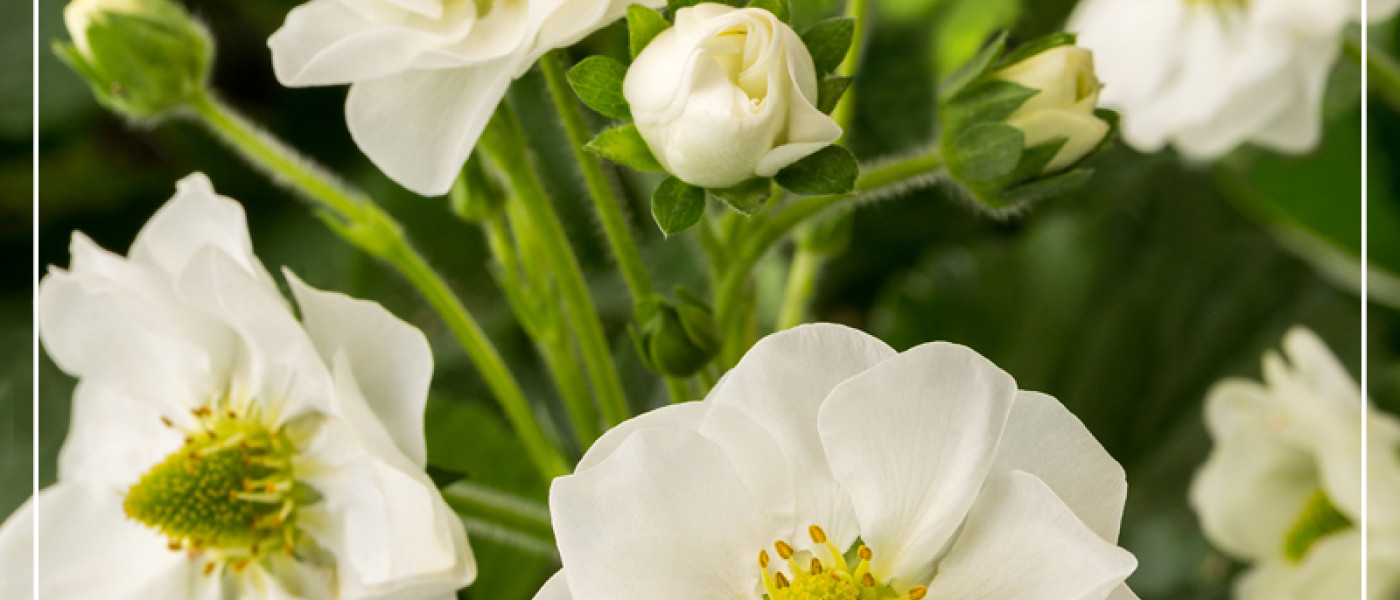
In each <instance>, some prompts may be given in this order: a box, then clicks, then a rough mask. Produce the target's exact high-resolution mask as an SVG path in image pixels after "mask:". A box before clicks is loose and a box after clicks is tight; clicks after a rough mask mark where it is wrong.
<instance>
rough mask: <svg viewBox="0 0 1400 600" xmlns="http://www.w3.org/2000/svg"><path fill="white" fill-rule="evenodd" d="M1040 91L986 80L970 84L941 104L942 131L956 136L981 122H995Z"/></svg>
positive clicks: (1008, 114) (1015, 84)
mask: <svg viewBox="0 0 1400 600" xmlns="http://www.w3.org/2000/svg"><path fill="white" fill-rule="evenodd" d="M1039 93H1040V90H1035V89H1031V88H1028V87H1026V86H1024V85H1021V84H1019V83H1012V82H1010V81H1000V80H990V81H983V82H981V83H977V84H974V85H972V86H971V87H969V88H967V89H965V90H963V91H962V92H961V93H959V94H958V95H957V96H955V97H954V98H952V99H951V100H948V101H946V102H944V103H943V111H942V113H941V115H940V116H941V118H942V121H943V127H944V130H945V131H948V132H951V133H953V134H954V135H956V134H957V133H956V132H959V131H962V130H964V129H966V128H968V127H971V126H973V125H976V124H978V123H982V122H988V121H990V122H999V121H1003V120H1005V119H1006V118H1007V117H1009V116H1011V113H1014V112H1016V109H1018V108H1021V105H1022V104H1025V103H1026V100H1029V99H1031V97H1033V96H1035V95H1036V94H1039Z"/></svg>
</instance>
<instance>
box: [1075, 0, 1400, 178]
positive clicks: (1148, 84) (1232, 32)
mask: <svg viewBox="0 0 1400 600" xmlns="http://www.w3.org/2000/svg"><path fill="white" fill-rule="evenodd" d="M1374 4H1375V5H1376V6H1375V7H1374V8H1373V10H1372V11H1371V13H1370V15H1369V17H1370V19H1371V20H1373V21H1375V20H1380V19H1384V18H1388V17H1389V16H1390V15H1391V14H1393V13H1394V10H1395V6H1394V5H1395V4H1396V3H1395V2H1393V1H1391V0H1385V2H1375V3H1374ZM1361 9H1362V4H1361V3H1360V2H1356V1H1354V0H1082V1H1081V2H1080V3H1079V6H1078V7H1077V8H1076V9H1075V11H1074V14H1073V15H1071V16H1070V20H1069V24H1068V26H1067V27H1066V28H1067V29H1068V30H1069V31H1072V32H1075V33H1077V34H1079V45H1081V46H1084V47H1085V48H1089V49H1091V50H1093V51H1094V56H1095V57H1096V59H1097V63H1098V64H1097V67H1098V74H1099V77H1100V78H1101V79H1102V80H1103V83H1104V89H1103V95H1102V98H1101V103H1102V105H1103V106H1106V107H1108V108H1112V109H1115V110H1117V111H1119V113H1120V114H1121V117H1122V122H1121V126H1122V133H1123V139H1124V140H1126V141H1127V142H1128V143H1129V144H1130V145H1132V146H1133V147H1134V148H1137V149H1138V150H1141V151H1144V152H1155V151H1157V150H1160V149H1162V148H1163V147H1164V146H1166V145H1168V144H1170V145H1172V146H1173V147H1175V148H1176V149H1177V150H1178V151H1180V152H1181V153H1182V154H1184V155H1186V156H1188V157H1191V158H1194V159H1213V158H1216V157H1218V156H1220V155H1222V154H1224V153H1226V152H1229V151H1230V150H1233V149H1234V148H1235V147H1236V146H1239V145H1240V144H1243V143H1246V142H1249V143H1254V144H1258V145H1260V146H1263V147H1266V148H1270V149H1273V150H1277V151H1281V152H1290V153H1301V152H1306V151H1309V150H1311V149H1313V148H1315V147H1316V146H1317V144H1318V142H1319V140H1320V139H1321V136H1322V97H1323V91H1324V88H1325V87H1326V84H1327V76H1328V73H1330V72H1331V70H1332V65H1333V64H1334V63H1335V62H1336V60H1337V56H1338V55H1339V53H1340V52H1341V48H1342V33H1343V30H1344V28H1345V27H1346V26H1347V25H1348V24H1349V23H1352V22H1355V21H1359V20H1364V19H1365V18H1366V15H1362V14H1361V12H1362V10H1361Z"/></svg>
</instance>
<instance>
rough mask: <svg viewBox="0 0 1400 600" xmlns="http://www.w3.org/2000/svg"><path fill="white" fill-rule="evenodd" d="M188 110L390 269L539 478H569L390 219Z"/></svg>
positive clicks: (270, 149) (453, 299) (475, 334)
mask: <svg viewBox="0 0 1400 600" xmlns="http://www.w3.org/2000/svg"><path fill="white" fill-rule="evenodd" d="M190 108H191V109H192V110H193V111H194V113H195V114H196V115H197V116H198V117H199V119H200V120H201V121H202V122H203V123H204V124H205V125H206V126H207V127H209V129H210V130H211V131H213V132H214V133H215V134H216V135H218V136H219V137H220V138H222V139H223V140H224V141H225V142H226V143H228V144H229V145H230V146H231V147H233V149H234V150H235V151H237V152H238V153H239V154H240V155H242V156H243V158H244V159H246V160H247V161H248V162H249V163H251V164H252V165H253V166H255V167H258V168H260V169H262V170H263V171H264V172H265V173H267V174H268V175H270V176H271V177H272V178H273V179H274V180H277V181H279V182H281V183H283V184H286V185H287V186H289V187H291V188H292V189H294V190H296V191H297V192H299V193H301V194H302V195H304V196H306V197H307V198H309V199H311V200H313V201H314V202H316V203H317V204H318V205H319V206H320V207H321V208H323V209H324V210H326V211H328V212H329V215H323V216H325V217H326V219H325V220H326V222H327V223H328V224H329V225H331V226H332V229H334V230H336V232H337V233H339V234H340V235H341V236H342V237H345V239H346V240H347V241H349V242H350V243H351V244H354V245H355V246H358V247H359V248H361V249H362V250H364V251H366V252H368V253H370V254H373V255H375V256H379V257H381V258H384V259H385V260H387V261H388V262H389V263H390V264H392V265H394V266H395V267H396V268H398V270H399V272H400V273H402V274H403V276H404V277H405V278H407V279H408V280H409V282H411V283H412V284H413V286H414V287H415V288H417V289H418V292H419V293H420V294H422V295H423V297H424V298H425V299H426V300H427V301H428V303H429V304H430V305H432V307H433V309H434V310H436V311H437V313H438V315H440V316H441V318H442V319H443V321H444V322H445V323H447V326H448V328H449V329H451V330H452V333H453V334H454V335H456V337H457V341H458V342H459V343H461V345H462V349H463V350H465V351H466V353H467V356H468V357H470V358H471V360H472V362H474V363H475V364H476V367H477V369H478V370H479V371H480V373H481V377H482V379H483V380H485V381H486V385H487V386H488V387H489V388H490V389H491V392H492V394H493V395H494V396H495V397H496V401H497V402H498V403H499V404H500V406H501V410H502V411H503V412H505V414H506V418H507V419H508V420H509V421H510V423H511V426H512V427H514V428H515V431H516V434H517V435H519V436H520V439H521V442H522V443H523V444H524V445H525V449H526V451H527V452H528V453H529V455H530V459H531V460H532V461H533V462H534V464H535V467H536V468H537V469H539V471H540V474H541V475H543V476H544V477H545V479H546V480H549V479H553V478H554V477H558V476H560V475H564V474H567V473H568V472H569V469H568V467H567V466H566V465H565V463H564V459H563V457H562V456H561V455H560V454H559V451H558V449H557V448H555V447H554V445H553V444H552V443H551V442H550V441H549V438H548V437H547V436H546V435H545V433H544V430H543V429H542V428H541V427H540V424H539V421H538V420H537V419H536V418H535V414H534V412H533V411H532V410H531V409H530V404H529V401H528V400H526V398H525V393H524V392H522V391H521V389H520V385H519V384H518V383H517V382H516V381H515V377H514V376H513V375H511V373H510V370H509V369H508V368H507V367H506V364H505V361H504V360H502V358H501V355H500V353H499V352H497V350H496V347H495V346H494V345H492V343H491V340H490V339H489V338H487V337H486V333H485V332H484V331H482V329H481V326H480V325H479V324H477V322H476V319H474V318H473V317H472V315H471V313H470V312H468V311H467V308H466V307H465V306H464V305H463V304H462V302H461V300H460V299H458V298H457V296H456V295H455V294H453V293H452V291H451V289H449V288H448V286H447V283H446V282H444V281H443V280H442V278H441V277H440V276H438V274H437V273H436V272H434V271H433V270H432V268H431V267H429V266H428V264H427V262H426V261H425V260H424V259H423V256H422V255H421V254H419V253H418V251H417V250H415V249H414V248H413V247H412V246H411V245H410V244H409V242H408V239H407V238H405V237H404V234H403V229H402V228H401V227H400V226H399V224H398V223H396V222H394V220H393V217H391V216H389V215H388V214H387V213H385V212H384V211H383V210H382V209H381V208H379V206H377V205H375V204H374V203H373V202H372V201H371V200H370V199H369V198H368V197H365V196H364V195H363V194H361V193H358V192H355V191H351V190H350V189H348V188H347V187H345V186H344V184H342V183H340V182H338V181H336V180H335V179H334V178H333V177H332V176H331V175H329V174H328V173H326V172H325V171H323V170H321V169H320V168H319V167H316V166H314V163H312V161H311V160H310V159H308V158H306V157H304V156H301V155H300V154H299V153H298V152H296V151H295V150H293V149H291V148H289V147H287V146H286V145H284V144H282V143H281V142H280V141H279V140H277V139H275V138H273V137H271V136H269V135H267V134H265V133H263V132H262V131H261V130H259V129H258V128H257V127H256V126H255V125H253V124H252V123H250V122H249V121H247V120H246V119H244V118H243V117H242V116H240V115H238V114H237V113H235V112H234V111H233V110H232V109H231V108H229V107H227V106H225V105H224V104H222V103H221V102H219V101H218V100H216V99H214V98H213V97H212V96H210V95H208V94H202V95H199V96H197V97H195V98H194V99H193V100H191V102H190Z"/></svg>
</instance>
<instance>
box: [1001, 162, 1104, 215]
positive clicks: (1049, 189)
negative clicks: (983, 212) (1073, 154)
mask: <svg viewBox="0 0 1400 600" xmlns="http://www.w3.org/2000/svg"><path fill="white" fill-rule="evenodd" d="M1093 174H1094V170H1093V169H1086V168H1079V169H1071V170H1069V171H1065V172H1063V173H1060V174H1058V175H1051V176H1049V177H1044V178H1041V179H1036V180H1034V181H1031V182H1030V183H1025V184H1022V185H1018V186H1016V187H1013V188H1010V189H1007V190H1003V191H1002V192H1001V194H999V195H997V196H996V197H993V198H990V201H984V204H987V205H988V206H989V207H990V208H993V209H999V210H1001V209H1015V210H1023V209H1025V208H1026V207H1029V206H1030V205H1032V204H1035V203H1037V202H1040V201H1042V200H1048V199H1050V198H1055V197H1058V196H1063V195H1065V194H1067V193H1069V192H1072V191H1074V190H1076V189H1079V188H1080V187H1083V186H1084V184H1085V183H1087V182H1088V181H1089V178H1090V177H1091V176H1093Z"/></svg>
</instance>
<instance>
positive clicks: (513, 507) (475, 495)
mask: <svg viewBox="0 0 1400 600" xmlns="http://www.w3.org/2000/svg"><path fill="white" fill-rule="evenodd" d="M442 499H443V500H446V501H447V505H448V506H450V507H452V510H453V511H454V512H456V513H457V514H461V515H467V516H474V517H478V518H482V519H486V520H488V521H491V522H492V523H497V524H499V525H503V526H506V527H509V528H511V529H514V530H517V531H520V532H522V533H525V534H528V535H530V536H531V537H535V538H538V539H540V540H542V541H546V542H551V543H552V542H553V541H554V529H553V527H552V526H551V525H550V519H549V508H547V507H546V506H545V505H544V504H542V503H540V502H538V501H535V500H531V499H529V498H522V497H520V496H516V495H514V494H508V493H506V492H502V491H500V490H496V489H493V488H490V487H487V486H484V485H481V484H479V483H472V482H469V481H458V482H455V483H452V484H449V485H448V486H447V487H445V488H443V489H442Z"/></svg>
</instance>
